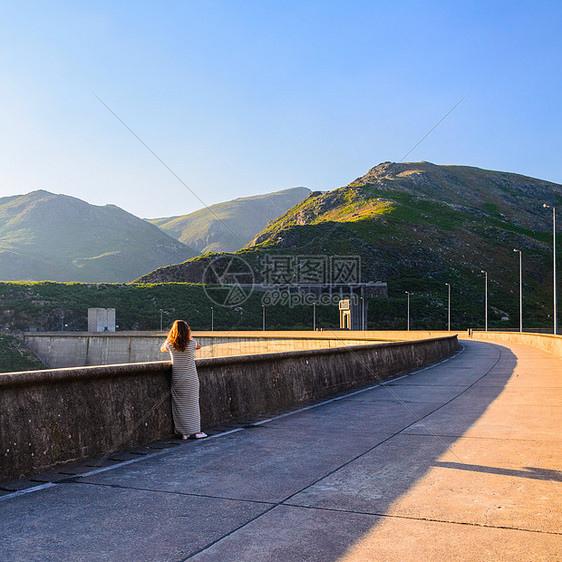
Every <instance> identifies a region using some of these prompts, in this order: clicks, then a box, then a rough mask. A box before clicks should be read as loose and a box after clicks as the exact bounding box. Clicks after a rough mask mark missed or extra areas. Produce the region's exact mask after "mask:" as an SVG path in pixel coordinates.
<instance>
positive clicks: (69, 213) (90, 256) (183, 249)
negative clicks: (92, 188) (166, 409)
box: [0, 190, 197, 283]
mask: <svg viewBox="0 0 562 562" xmlns="http://www.w3.org/2000/svg"><path fill="white" fill-rule="evenodd" d="M194 255H197V251H195V250H193V249H192V248H189V247H187V246H186V245H184V244H181V243H180V242H178V241H177V240H174V239H173V238H171V237H170V236H167V235H166V234H165V233H163V232H162V231H161V230H159V229H158V228H156V227H155V226H154V225H151V224H148V223H147V222H146V221H144V220H142V219H139V218H137V217H135V216H134V215H131V214H130V213H127V212H126V211H124V210H123V209H120V208H119V207H116V206H114V205H106V206H104V207H98V206H94V205H90V204H88V203H86V202H85V201H82V200H80V199H76V198H74V197H69V196H66V195H55V194H53V193H49V192H48V191H43V190H39V191H34V192H32V193H28V194H27V195H18V196H13V197H4V198H0V279H2V280H4V281H11V280H37V281H39V280H53V281H84V282H88V283H96V282H127V281H131V280H132V279H135V278H136V277H138V276H139V275H140V274H141V273H143V272H145V271H147V270H150V269H153V268H155V267H159V266H162V265H166V264H170V263H177V262H178V261H182V260H185V259H188V258H190V257H193V256H194Z"/></svg>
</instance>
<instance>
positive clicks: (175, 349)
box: [160, 320, 207, 439]
mask: <svg viewBox="0 0 562 562" xmlns="http://www.w3.org/2000/svg"><path fill="white" fill-rule="evenodd" d="M196 349H201V346H200V345H199V343H198V342H196V341H195V340H194V339H193V338H192V337H191V329H190V328H189V326H188V325H187V323H186V322H184V321H183V320H176V321H175V322H174V324H173V325H172V329H171V330H170V332H169V333H168V337H167V339H166V341H165V342H164V343H163V344H162V347H161V348H160V351H162V352H163V353H165V352H166V351H167V352H168V353H169V354H170V357H171V358H172V417H173V418H174V426H175V429H176V432H177V433H180V434H181V435H182V438H183V439H189V438H190V437H193V438H195V439H203V438H204V437H207V434H206V433H203V432H202V431H201V416H200V413H199V377H198V376H197V369H196V367H195V350H196Z"/></svg>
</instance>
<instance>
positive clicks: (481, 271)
mask: <svg viewBox="0 0 562 562" xmlns="http://www.w3.org/2000/svg"><path fill="white" fill-rule="evenodd" d="M480 273H488V272H487V271H484V270H483V269H481V270H480Z"/></svg>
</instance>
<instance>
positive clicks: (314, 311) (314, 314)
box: [312, 302, 316, 332]
mask: <svg viewBox="0 0 562 562" xmlns="http://www.w3.org/2000/svg"><path fill="white" fill-rule="evenodd" d="M312 330H313V331H314V332H316V303H315V302H313V303H312Z"/></svg>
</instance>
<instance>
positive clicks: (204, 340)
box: [23, 330, 455, 369]
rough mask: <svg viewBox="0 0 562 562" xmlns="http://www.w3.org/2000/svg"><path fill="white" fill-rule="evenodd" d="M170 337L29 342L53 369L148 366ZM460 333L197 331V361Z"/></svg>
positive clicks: (47, 336) (85, 336)
mask: <svg viewBox="0 0 562 562" xmlns="http://www.w3.org/2000/svg"><path fill="white" fill-rule="evenodd" d="M166 334H167V332H43V333H38V332H28V333H24V334H23V342H24V343H25V345H26V346H27V347H28V348H29V349H31V351H32V352H33V353H34V354H35V355H36V356H37V357H38V358H39V359H41V361H42V362H43V363H44V364H45V365H46V366H47V367H48V368H50V369H59V368H64V367H85V366H90V365H115V364H122V363H145V362H152V361H162V360H165V359H167V358H168V356H167V354H163V353H162V352H161V351H160V346H161V345H162V343H163V341H164V340H165V339H166ZM453 334H455V332H450V333H449V332H429V331H425V332H414V331H410V332H408V331H403V332H390V331H364V332H360V331H353V332H352V331H348V330H346V331H325V332H320V331H292V332H291V331H287V332H273V331H271V332H269V331H247V332H218V331H213V332H211V331H209V332H194V333H193V336H194V337H195V338H196V339H197V340H198V341H199V343H200V344H201V346H202V347H201V349H200V350H199V351H197V354H196V357H197V358H201V359H205V358H211V357H231V356H234V355H250V354H255V353H281V352H285V351H302V350H305V349H325V348H333V347H343V346H350V345H364V344H371V343H375V342H383V341H402V340H411V339H428V338H435V337H444V336H449V335H453Z"/></svg>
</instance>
